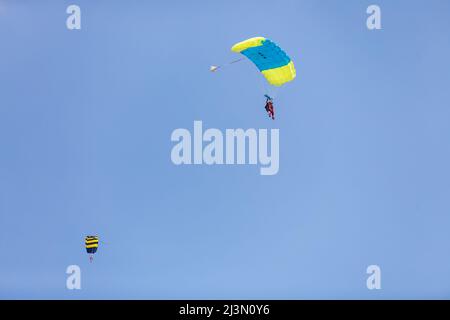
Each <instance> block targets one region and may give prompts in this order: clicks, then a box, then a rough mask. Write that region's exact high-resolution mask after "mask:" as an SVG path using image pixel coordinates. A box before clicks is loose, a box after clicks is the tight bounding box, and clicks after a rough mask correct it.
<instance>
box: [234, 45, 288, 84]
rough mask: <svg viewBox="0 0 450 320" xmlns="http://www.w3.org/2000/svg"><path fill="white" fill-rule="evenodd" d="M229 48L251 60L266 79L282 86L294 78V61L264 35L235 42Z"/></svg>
mask: <svg viewBox="0 0 450 320" xmlns="http://www.w3.org/2000/svg"><path fill="white" fill-rule="evenodd" d="M231 50H232V51H233V52H237V53H241V54H243V55H244V56H246V57H247V58H248V59H249V60H250V61H252V62H253V63H254V64H255V65H256V67H257V68H258V69H259V71H261V73H262V74H263V75H264V77H265V78H266V79H267V81H268V82H269V83H270V84H271V85H274V86H277V87H279V86H282V85H283V84H285V83H286V82H289V81H292V80H294V79H295V76H296V72H295V67H294V62H293V61H292V60H291V58H289V56H288V55H287V54H286V52H284V51H283V50H282V49H281V48H280V47H279V46H278V45H277V44H276V43H274V42H272V41H270V40H269V39H266V38H264V37H255V38H250V39H247V40H244V41H242V42H239V43H236V44H235V45H234V46H233V47H232V48H231Z"/></svg>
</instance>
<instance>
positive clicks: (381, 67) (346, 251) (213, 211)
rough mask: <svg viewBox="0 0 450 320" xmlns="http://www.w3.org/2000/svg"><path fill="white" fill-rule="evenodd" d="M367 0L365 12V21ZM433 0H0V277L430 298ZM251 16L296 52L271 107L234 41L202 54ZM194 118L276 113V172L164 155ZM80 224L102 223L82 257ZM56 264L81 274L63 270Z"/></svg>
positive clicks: (448, 52)
mask: <svg viewBox="0 0 450 320" xmlns="http://www.w3.org/2000/svg"><path fill="white" fill-rule="evenodd" d="M373 3H375V4H378V5H379V6H380V7H381V13H382V30H378V31H369V30H368V29H367V28H366V18H367V14H366V8H367V7H368V6H369V5H370V4H373ZM70 4H77V5H79V6H80V7H81V10H82V29H81V30H75V31H69V30H67V28H66V25H65V21H66V18H67V14H66V8H67V6H68V5H70ZM449 13H450V4H449V2H448V1H445V0H441V1H439V0H434V1H405V0H403V1H382V0H378V1H376V2H373V1H363V0H360V1H356V0H354V1H331V0H322V1H313V0H309V1H277V3H276V5H274V2H273V1H266V0H259V1H253V0H252V1H246V2H245V3H242V2H241V1H221V2H218V1H205V0H203V1H190V2H189V3H188V2H187V1H164V2H163V1H160V2H159V3H156V2H154V1H147V2H145V1H106V0H104V1H85V0H77V1H39V2H37V1H25V0H22V1H20V0H16V1H12V0H9V1H8V0H1V1H0V39H1V40H0V147H1V149H0V250H1V252H3V255H2V258H0V298H3V299H7V298H9V299H19V298H25V299H48V298H56V299H94V298H96V299H221V298H225V299H226V298H235V299H247V298H252V299H317V298H319V299H335V298H338V299H382V298H384V299H394V298H402V299H403V298H411V299H415V298H438V299H442V298H446V299H448V298H450V273H449V272H450V271H449V270H450V250H449V245H450V232H449V227H450V200H449V199H450V167H449V163H450V149H449V148H450V126H449V119H450V109H449V106H450V103H449V101H450V90H449V83H450V64H449V60H448V59H449V58H448V57H450V38H449V36H448V35H449V30H450V14H449ZM253 36H265V37H267V38H270V39H272V40H274V41H275V42H277V43H278V44H279V45H280V46H281V47H282V48H283V49H285V50H286V52H288V54H289V55H290V56H291V58H292V60H293V61H294V62H295V66H296V69H297V78H296V79H295V81H294V82H292V83H289V84H287V85H286V86H284V87H283V88H282V89H280V90H279V93H278V96H277V99H276V101H275V106H276V111H277V119H276V121H271V120H269V119H268V118H267V116H266V114H265V112H264V109H263V106H264V98H263V96H262V95H263V94H264V91H263V90H262V88H261V77H262V76H261V75H260V74H259V73H258V72H257V70H256V69H255V67H254V66H253V65H252V64H251V63H250V62H248V61H243V62H240V63H239V64H236V65H233V66H232V67H229V68H226V69H224V70H222V71H221V72H218V73H215V74H212V73H210V72H209V71H208V68H209V66H210V65H212V64H220V63H223V62H226V61H231V60H233V59H235V58H236V57H238V56H237V55H236V54H234V53H232V52H231V51H230V47H231V46H232V45H233V44H234V43H236V42H238V41H241V40H244V39H246V38H249V37H253ZM194 120H201V121H203V126H204V127H205V128H219V129H221V130H225V129H227V128H244V129H247V128H257V129H259V128H267V129H270V128H278V129H279V130H280V171H279V173H278V174H277V175H275V176H261V175H259V168H258V167H256V166H250V165H247V166H207V165H203V166H193V165H192V166H175V165H173V164H172V162H171V159H170V151H171V148H172V146H173V145H174V143H172V142H171V141H170V135H171V133H172V131H173V130H174V129H177V128H187V129H189V130H192V127H193V122H194ZM87 234H98V235H99V236H100V238H101V239H102V240H104V241H105V242H107V243H106V244H102V245H101V247H100V249H99V251H98V253H97V254H96V256H95V261H94V263H92V264H90V263H89V261H88V258H87V256H86V253H85V251H84V248H83V238H84V236H85V235H87ZM72 264H76V265H79V266H80V267H81V270H82V289H81V290H71V291H70V290H67V289H66V286H65V285H66V278H67V275H66V274H65V270H66V268H67V266H68V265H72ZM371 264H376V265H379V266H380V267H381V271H382V280H381V281H382V289H381V290H368V289H367V288H366V278H367V275H366V273H365V272H366V268H367V266H369V265H371Z"/></svg>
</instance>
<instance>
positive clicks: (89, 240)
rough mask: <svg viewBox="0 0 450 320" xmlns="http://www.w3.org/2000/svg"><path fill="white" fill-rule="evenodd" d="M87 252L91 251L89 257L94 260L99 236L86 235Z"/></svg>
mask: <svg viewBox="0 0 450 320" xmlns="http://www.w3.org/2000/svg"><path fill="white" fill-rule="evenodd" d="M84 244H85V247H86V252H87V253H89V259H90V260H91V261H92V259H93V255H94V253H96V252H97V249H98V236H86V238H85V239H84Z"/></svg>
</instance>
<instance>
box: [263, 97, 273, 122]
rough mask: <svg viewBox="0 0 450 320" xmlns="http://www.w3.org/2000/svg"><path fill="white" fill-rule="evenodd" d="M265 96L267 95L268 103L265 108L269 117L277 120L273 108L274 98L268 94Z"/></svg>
mask: <svg viewBox="0 0 450 320" xmlns="http://www.w3.org/2000/svg"><path fill="white" fill-rule="evenodd" d="M264 96H265V97H266V105H265V107H264V108H265V109H266V112H267V114H268V115H269V118H272V120H275V109H274V108H273V99H272V98H271V97H269V96H268V95H267V94H265V95H264Z"/></svg>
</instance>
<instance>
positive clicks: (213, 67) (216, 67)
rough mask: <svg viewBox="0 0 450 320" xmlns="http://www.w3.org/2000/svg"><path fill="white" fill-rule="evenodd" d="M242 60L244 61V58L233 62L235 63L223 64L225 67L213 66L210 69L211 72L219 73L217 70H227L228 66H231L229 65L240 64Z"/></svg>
mask: <svg viewBox="0 0 450 320" xmlns="http://www.w3.org/2000/svg"><path fill="white" fill-rule="evenodd" d="M242 60H244V58H239V59H236V60H233V61H231V62H228V63H226V64H223V65H218V66H211V67H209V71H211V72H215V71H217V70H218V69H220V68H225V67H227V66H229V65H232V64H235V63H238V62H239V61H242Z"/></svg>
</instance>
